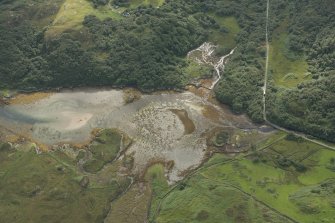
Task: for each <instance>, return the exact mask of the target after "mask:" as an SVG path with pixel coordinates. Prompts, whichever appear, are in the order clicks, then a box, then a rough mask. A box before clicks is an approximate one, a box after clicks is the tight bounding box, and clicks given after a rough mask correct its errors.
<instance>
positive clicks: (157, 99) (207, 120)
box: [0, 90, 258, 181]
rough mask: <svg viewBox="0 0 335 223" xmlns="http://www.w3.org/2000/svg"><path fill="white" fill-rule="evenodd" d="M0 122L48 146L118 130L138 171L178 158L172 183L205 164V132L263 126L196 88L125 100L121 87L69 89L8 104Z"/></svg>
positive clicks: (170, 175) (173, 171)
mask: <svg viewBox="0 0 335 223" xmlns="http://www.w3.org/2000/svg"><path fill="white" fill-rule="evenodd" d="M209 114H216V115H215V117H212V115H209ZM0 124H1V125H2V126H4V127H6V128H8V129H10V130H12V131H14V132H17V133H19V134H23V135H25V136H27V137H30V138H32V139H33V140H35V141H38V142H41V143H44V144H47V145H52V144H58V143H81V142H84V141H87V140H89V139H90V136H91V135H90V134H91V131H92V130H93V129H94V128H118V129H120V130H122V131H124V132H125V133H127V134H128V135H129V136H130V137H131V138H133V140H134V143H133V144H132V145H131V147H130V148H129V149H128V151H127V153H128V154H131V153H133V154H134V158H135V171H142V170H144V169H145V168H146V166H147V165H148V164H149V163H151V162H156V161H163V162H167V161H173V162H174V166H173V168H172V169H171V170H170V172H169V174H168V175H169V178H170V181H176V180H179V179H181V176H180V174H181V173H182V172H183V171H186V170H188V169H190V168H195V167H196V166H198V165H199V164H200V163H201V162H202V160H203V158H204V156H205V153H206V149H207V144H206V133H208V132H209V131H210V130H212V129H213V128H216V127H226V126H231V127H236V128H238V129H248V130H250V129H258V126H255V125H254V124H252V123H251V122H250V121H249V120H248V119H247V118H245V117H244V116H236V115H233V114H232V113H231V112H229V111H228V110H225V109H224V108H223V107H219V106H217V105H215V104H211V103H210V102H208V101H207V100H206V99H204V98H201V97H199V96H196V95H195V94H193V93H191V92H184V93H155V94H144V95H142V96H141V98H140V99H138V100H137V101H134V102H132V103H125V102H124V91H122V90H74V91H70V90H67V91H63V92H59V93H54V94H52V95H49V97H47V98H43V99H41V100H38V101H35V102H31V103H28V104H12V105H7V106H4V107H0Z"/></svg>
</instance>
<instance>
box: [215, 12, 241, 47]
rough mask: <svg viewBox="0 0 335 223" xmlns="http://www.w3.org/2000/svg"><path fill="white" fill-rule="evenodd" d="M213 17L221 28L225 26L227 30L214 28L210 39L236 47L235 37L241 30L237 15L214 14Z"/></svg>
mask: <svg viewBox="0 0 335 223" xmlns="http://www.w3.org/2000/svg"><path fill="white" fill-rule="evenodd" d="M213 18H214V19H215V20H216V22H217V23H218V24H219V25H220V27H221V28H223V27H224V28H225V29H226V32H220V31H217V30H214V31H212V32H211V34H210V37H209V40H210V41H211V42H213V43H215V44H218V45H220V46H222V47H226V48H229V49H232V48H234V47H236V42H235V37H236V35H237V34H238V33H239V32H240V26H239V25H238V23H237V21H236V19H235V17H220V16H215V15H213Z"/></svg>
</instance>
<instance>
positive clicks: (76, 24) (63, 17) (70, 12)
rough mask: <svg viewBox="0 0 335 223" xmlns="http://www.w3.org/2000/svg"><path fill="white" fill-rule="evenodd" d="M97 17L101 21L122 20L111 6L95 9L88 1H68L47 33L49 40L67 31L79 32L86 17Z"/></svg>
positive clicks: (118, 12) (119, 14)
mask: <svg viewBox="0 0 335 223" xmlns="http://www.w3.org/2000/svg"><path fill="white" fill-rule="evenodd" d="M87 15H95V16H97V17H98V18H99V19H104V18H113V19H121V18H122V15H121V12H120V11H117V10H116V9H113V8H112V7H110V6H109V5H106V6H104V7H98V8H94V7H93V4H92V3H91V2H89V1H87V0H66V1H65V2H64V3H63V5H62V6H61V7H60V9H59V11H58V13H57V15H56V18H55V19H54V21H53V23H52V25H51V26H50V27H49V29H48V30H47V32H46V37H47V38H52V37H55V36H57V35H59V34H61V33H63V32H64V31H67V30H78V29H80V28H81V27H82V22H83V21H84V18H85V16H87Z"/></svg>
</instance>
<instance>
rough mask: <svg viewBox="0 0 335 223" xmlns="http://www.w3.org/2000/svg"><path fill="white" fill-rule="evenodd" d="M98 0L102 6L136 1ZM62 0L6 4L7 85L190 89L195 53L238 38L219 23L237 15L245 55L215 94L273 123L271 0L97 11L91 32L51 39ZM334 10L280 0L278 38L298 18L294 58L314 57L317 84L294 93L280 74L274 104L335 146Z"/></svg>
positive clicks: (297, 125)
mask: <svg viewBox="0 0 335 223" xmlns="http://www.w3.org/2000/svg"><path fill="white" fill-rule="evenodd" d="M50 2H52V4H51V3H50ZM90 2H91V4H92V6H94V7H95V8H99V7H104V5H106V4H110V5H117V6H118V7H120V6H121V7H128V6H129V5H130V3H131V1H130V0H114V1H112V2H110V1H107V0H92V1H90ZM49 3H50V4H49ZM62 3H63V1H61V0H57V1H41V0H25V1H22V0H13V1H10V0H7V1H0V9H1V11H2V13H1V14H0V45H1V52H0V80H1V82H0V88H3V89H8V88H11V89H20V90H36V89H43V88H56V87H76V86H99V85H109V86H120V87H122V86H134V87H137V88H140V89H142V90H149V91H150V90H155V89H182V88H183V84H185V83H186V82H187V81H189V79H188V78H189V77H188V76H187V75H186V74H185V73H184V72H183V70H184V68H185V66H187V62H186V60H185V57H186V54H187V52H188V51H190V50H192V49H194V48H196V47H197V46H199V45H201V44H202V43H203V42H204V41H208V40H209V39H210V36H211V34H212V32H213V30H216V31H220V32H222V33H224V32H229V29H227V28H226V27H223V26H220V25H219V24H218V23H216V21H215V19H214V17H221V18H223V17H227V16H233V17H235V18H236V20H237V22H238V24H239V26H240V28H241V31H240V33H239V34H238V35H237V36H236V39H235V41H236V43H237V49H236V51H235V54H234V55H233V56H232V57H231V59H230V61H229V63H228V64H227V66H226V69H225V73H224V75H223V78H222V80H221V81H220V83H219V85H217V87H216V89H215V93H216V96H217V98H218V99H219V100H220V101H221V102H223V103H226V104H229V105H231V107H232V110H233V111H234V112H236V113H247V114H248V115H249V116H250V117H251V119H252V120H254V121H257V122H262V121H263V117H262V94H263V93H262V89H261V87H262V86H263V78H264V72H265V71H264V67H265V64H264V63H265V56H266V50H265V13H266V1H264V0H236V1H228V0H207V1H202V0H167V1H165V3H164V4H163V5H162V6H161V7H159V8H157V7H152V6H150V5H147V6H143V5H142V6H139V7H137V8H129V9H127V10H126V13H124V14H123V17H122V19H115V18H107V19H99V18H98V17H96V16H94V15H87V16H86V17H85V19H84V21H83V24H82V27H81V29H79V30H78V29H75V30H71V29H70V30H65V31H64V32H63V33H62V35H60V36H58V37H57V38H51V39H48V38H46V37H45V32H46V31H47V30H48V27H49V25H50V24H49V23H46V22H42V21H45V20H46V18H52V17H53V16H55V14H56V13H57V11H58V9H59V8H60V7H61V4H62ZM334 7H335V5H334V4H333V1H332V0H317V1H315V0H314V1H312V0H304V1H298V0H295V1H288V0H280V1H271V8H270V14H271V21H270V41H271V34H272V32H273V31H274V30H275V29H276V28H277V27H278V26H279V24H280V23H281V22H282V21H283V20H285V19H286V20H287V21H289V24H288V33H289V35H288V40H287V50H288V52H289V53H288V54H287V57H288V58H294V57H295V56H297V55H305V56H306V59H307V61H308V65H309V72H310V73H311V75H312V77H313V78H312V80H309V81H306V82H303V83H301V84H299V85H298V86H297V87H296V88H291V89H288V88H282V87H278V86H276V84H275V83H274V82H271V78H270V87H269V89H268V100H267V103H268V104H267V108H268V110H267V113H268V114H267V115H268V118H269V119H270V120H271V121H273V122H275V123H276V124H279V125H282V126H285V127H287V128H291V129H296V130H299V131H303V132H306V133H308V134H311V135H314V136H317V137H320V138H324V139H327V140H330V141H335V90H334V89H335V86H334V83H335V71H334V70H335V67H334V66H335V51H334V47H335V42H334V41H335V31H334V27H335V22H334V20H335V14H334V12H335V8H334ZM221 47H223V48H222V49H224V50H223V51H225V52H226V51H228V50H229V49H225V48H224V46H221ZM270 75H271V71H270Z"/></svg>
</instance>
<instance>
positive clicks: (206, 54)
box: [187, 42, 236, 90]
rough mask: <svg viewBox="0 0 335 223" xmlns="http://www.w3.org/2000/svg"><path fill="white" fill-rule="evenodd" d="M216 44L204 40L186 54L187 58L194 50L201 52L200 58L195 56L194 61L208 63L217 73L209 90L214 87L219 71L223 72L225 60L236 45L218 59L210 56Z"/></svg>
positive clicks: (219, 75) (217, 80)
mask: <svg viewBox="0 0 335 223" xmlns="http://www.w3.org/2000/svg"><path fill="white" fill-rule="evenodd" d="M216 47H217V46H215V45H214V44H212V43H208V42H204V43H203V44H202V45H201V46H199V47H198V48H197V49H194V50H192V51H190V52H189V53H188V54H187V57H188V58H189V57H190V56H191V55H192V54H193V53H195V52H197V51H198V52H201V59H199V58H195V61H196V62H197V63H199V64H207V65H210V66H212V67H213V68H214V69H215V71H216V74H217V76H218V77H217V79H216V80H215V81H214V82H213V83H212V85H211V87H210V90H212V89H214V87H215V86H216V84H217V83H218V82H219V81H220V79H221V77H222V76H221V72H223V70H224V68H225V65H226V62H227V59H228V57H230V56H231V55H232V54H233V53H234V51H235V49H236V47H235V48H234V49H232V50H231V51H230V53H229V54H227V55H225V56H222V57H220V58H219V60H217V58H216V57H215V56H212V54H213V53H214V51H215V48H216Z"/></svg>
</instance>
